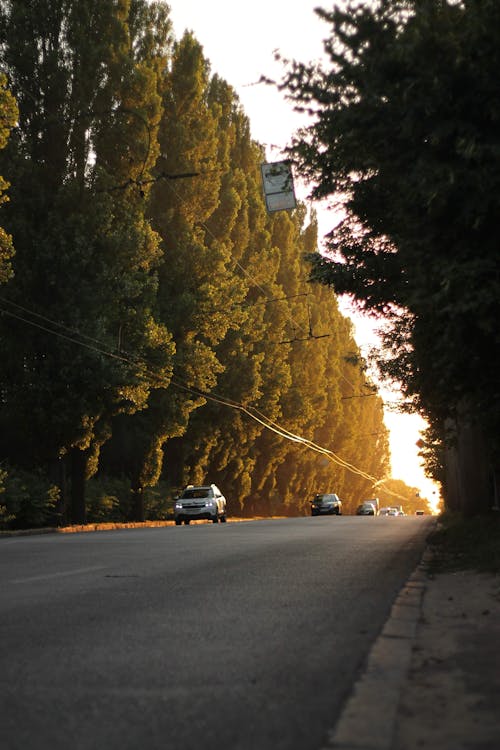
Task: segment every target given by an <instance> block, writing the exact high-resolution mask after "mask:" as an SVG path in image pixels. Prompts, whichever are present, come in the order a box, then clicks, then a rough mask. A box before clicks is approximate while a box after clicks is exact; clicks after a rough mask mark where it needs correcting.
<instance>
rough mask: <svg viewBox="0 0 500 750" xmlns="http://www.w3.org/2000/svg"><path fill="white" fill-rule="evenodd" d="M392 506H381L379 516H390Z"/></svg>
mask: <svg viewBox="0 0 500 750" xmlns="http://www.w3.org/2000/svg"><path fill="white" fill-rule="evenodd" d="M390 510H391V508H380V510H379V512H378V514H379V516H388V515H390Z"/></svg>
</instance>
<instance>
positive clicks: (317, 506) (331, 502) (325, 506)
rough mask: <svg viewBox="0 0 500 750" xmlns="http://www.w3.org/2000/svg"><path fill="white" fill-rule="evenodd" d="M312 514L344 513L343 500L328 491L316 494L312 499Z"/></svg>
mask: <svg viewBox="0 0 500 750" xmlns="http://www.w3.org/2000/svg"><path fill="white" fill-rule="evenodd" d="M311 515H312V516H324V515H330V516H333V515H336V516H341V515H342V501H341V499H340V498H339V496H338V495H335V494H334V493H326V494H324V495H315V496H314V498H313V499H312V500H311Z"/></svg>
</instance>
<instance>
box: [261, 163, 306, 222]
mask: <svg viewBox="0 0 500 750" xmlns="http://www.w3.org/2000/svg"><path fill="white" fill-rule="evenodd" d="M260 170H261V174H262V185H263V188H264V197H265V199H266V208H267V210H268V211H269V212H270V213H271V212H273V211H283V210H285V211H287V210H290V209H293V208H296V206H297V201H296V200H295V190H294V186H293V175H292V165H291V163H290V162H289V161H275V162H272V163H267V164H261V165H260Z"/></svg>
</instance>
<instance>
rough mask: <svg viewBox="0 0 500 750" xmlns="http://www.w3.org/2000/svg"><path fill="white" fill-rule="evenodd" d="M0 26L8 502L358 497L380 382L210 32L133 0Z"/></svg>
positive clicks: (381, 460)
mask: <svg viewBox="0 0 500 750" xmlns="http://www.w3.org/2000/svg"><path fill="white" fill-rule="evenodd" d="M0 40H1V45H0V63H1V70H2V71H3V78H2V80H1V82H0V84H1V87H0V113H1V115H2V118H1V119H2V126H1V129H0V146H1V147H3V148H2V150H1V152H0V174H2V175H3V179H2V184H1V185H0V188H1V189H2V190H3V191H5V190H6V189H7V187H8V202H7V201H6V200H5V198H6V196H7V193H5V192H4V193H3V195H4V205H3V206H2V213H1V223H2V226H3V227H4V229H3V230H2V234H1V236H0V241H1V244H0V248H1V255H0V271H1V278H0V281H1V282H2V285H1V286H0V309H1V314H0V340H1V346H2V358H1V362H0V384H1V410H0V460H1V464H0V491H1V494H0V523H1V524H2V525H3V526H4V527H9V526H29V525H44V524H47V523H52V522H58V523H70V522H73V523H85V522H86V521H88V520H96V519H100V520H105V519H106V518H112V519H113V520H135V521H141V520H144V519H147V518H164V517H165V516H166V514H167V511H168V507H167V506H168V500H169V499H170V498H172V497H173V496H174V495H175V493H176V491H177V490H178V488H179V487H182V486H183V485H185V484H186V483H201V482H215V483H217V484H218V485H219V486H220V487H221V488H222V489H223V491H224V493H225V495H226V496H227V498H228V503H229V505H228V509H229V512H230V513H233V514H241V515H251V514H264V515H269V514H276V513H278V514H300V513H304V512H306V510H307V509H308V500H309V499H310V497H311V495H312V494H314V493H315V492H318V491H335V492H337V493H338V494H339V495H340V496H341V497H342V499H343V501H344V504H345V505H344V507H345V509H346V510H347V511H348V510H349V509H354V508H355V507H356V505H357V504H358V502H359V500H360V498H362V497H364V496H365V495H366V494H367V493H368V494H369V491H370V488H371V486H372V484H373V482H374V480H375V479H380V478H383V477H385V476H386V475H387V471H388V462H389V452H388V438H387V430H386V427H385V425H384V422H383V404H382V400H381V398H380V397H379V395H378V394H377V392H376V389H375V387H374V386H373V383H372V382H371V381H370V379H369V377H368V375H367V372H366V363H365V362H364V360H363V358H362V356H361V354H360V351H359V349H358V347H357V345H356V343H355V340H354V338H353V331H352V326H351V323H350V321H349V320H348V319H346V318H345V317H344V316H343V315H342V314H341V313H340V311H339V308H338V303H337V298H336V296H335V294H334V292H333V291H332V290H330V289H327V288H326V287H323V286H321V285H315V286H312V285H311V284H310V283H309V265H308V263H307V262H306V260H305V256H308V255H311V254H317V252H318V250H317V242H318V237H317V222H316V216H315V214H314V211H313V210H308V209H307V207H306V206H305V205H303V204H299V206H298V207H297V209H296V210H294V211H293V212H284V211H280V212H276V213H273V214H269V213H268V212H266V208H265V203H264V199H263V194H262V186H261V177H260V165H261V163H262V162H263V161H265V153H264V149H263V147H262V146H261V145H260V144H259V143H257V142H255V141H254V140H253V139H252V137H251V132H250V122H249V120H248V118H247V116H246V114H245V112H244V111H243V109H242V107H241V105H240V103H239V101H238V97H237V95H236V93H235V91H234V90H233V89H232V88H231V86H230V85H229V84H228V83H227V82H226V81H224V80H223V79H222V78H220V77H219V76H218V75H217V74H216V73H213V72H212V71H211V66H210V61H209V60H208V59H207V58H206V57H205V56H204V54H203V48H202V46H201V44H200V43H199V42H198V41H197V39H196V38H195V37H194V35H193V34H192V33H188V32H186V33H185V34H184V35H183V36H182V38H180V39H176V38H175V37H174V35H173V32H172V24H171V20H170V16H169V8H168V5H167V4H165V3H164V2H151V3H149V2H146V1H145V0H122V2H120V3H116V2H114V0H31V1H30V2H16V3H10V2H0ZM297 436H299V437H302V438H304V440H302V441H301V440H297ZM325 446H326V448H327V450H326V451H325V450H324V447H325ZM318 448H319V449H321V450H318ZM54 519H55V521H54Z"/></svg>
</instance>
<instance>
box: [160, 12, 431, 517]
mask: <svg viewBox="0 0 500 750" xmlns="http://www.w3.org/2000/svg"><path fill="white" fill-rule="evenodd" d="M168 2H169V5H170V8H171V17H172V20H173V23H174V31H175V36H176V38H177V39H180V37H181V36H182V34H183V33H184V31H185V30H186V29H188V30H191V31H193V32H194V34H195V36H196V38H197V40H198V42H199V43H200V44H201V45H202V46H203V50H204V54H205V57H206V58H207V59H208V60H209V61H210V63H211V67H212V73H217V74H218V75H220V76H221V77H222V78H224V79H225V80H226V81H227V82H228V83H229V84H230V85H231V86H232V87H233V88H234V89H235V91H236V92H237V93H238V96H239V98H240V101H241V104H242V106H243V109H244V110H245V113H246V115H247V116H248V118H249V120H250V127H251V132H252V136H253V138H255V140H257V141H258V142H259V143H261V144H263V145H265V146H266V158H267V160H268V161H278V160H279V159H280V158H281V156H282V154H281V151H280V149H282V148H283V147H284V146H285V145H286V144H287V143H288V142H289V140H290V137H291V135H292V133H293V132H294V130H296V129H297V128H298V127H299V126H301V125H302V124H304V119H303V118H302V119H301V118H300V117H299V115H297V114H296V113H295V112H293V110H292V107H291V105H290V104H289V103H288V102H286V101H285V99H284V98H283V97H282V96H281V95H280V94H279V93H278V91H277V90H276V89H275V88H274V87H272V86H266V85H265V84H259V83H258V81H259V79H260V77H261V75H265V76H268V77H273V76H274V77H277V78H279V77H280V73H281V71H282V67H281V65H280V64H278V63H276V61H275V60H274V52H275V50H279V52H280V53H281V55H282V56H283V57H285V58H290V59H296V60H299V61H301V62H309V61H312V60H317V59H319V58H321V56H322V53H323V45H322V40H323V39H324V38H326V37H328V35H329V27H328V25H327V24H326V23H325V22H324V21H322V20H320V19H319V18H318V16H317V15H316V14H315V13H314V8H316V7H318V6H321V7H325V8H331V7H332V6H333V0H328V2H327V1H326V0H324V1H322V0H300V2H297V1H296V0H295V1H293V0H252V2H246V3H239V2H236V1H235V0H210V2H207V0H168ZM297 193H298V197H299V198H300V199H301V200H305V199H306V192H305V189H304V188H303V187H302V186H300V185H299V186H298V188H297ZM316 209H317V211H318V222H319V229H320V235H321V234H325V233H326V232H327V231H328V230H329V229H331V226H332V215H331V214H329V213H328V211H327V209H326V208H325V207H323V206H316ZM350 317H351V318H352V320H353V323H354V324H355V330H356V340H357V342H358V345H359V346H360V348H361V350H362V351H363V349H364V347H366V346H368V345H370V344H373V343H375V342H376V337H375V335H374V333H373V328H374V326H373V324H372V323H371V322H370V321H366V320H364V319H363V318H360V317H359V316H354V315H352V314H351V315H350ZM383 396H384V399H385V398H387V401H395V400H396V399H397V395H396V394H391V393H387V392H386V391H385V390H384V393H383ZM385 421H386V425H387V427H388V428H389V430H390V445H391V456H392V473H393V476H394V477H395V478H396V479H402V480H403V481H404V482H406V484H408V485H410V486H411V487H417V488H418V489H419V490H420V494H421V496H422V497H425V498H428V499H429V500H430V501H431V504H432V505H435V504H436V503H437V500H438V498H439V490H438V487H437V486H436V485H435V484H434V483H433V482H431V481H430V480H428V479H427V478H426V477H425V475H424V472H423V469H422V467H421V465H420V459H419V458H418V449H417V447H416V442H417V440H418V439H419V437H420V430H421V429H422V428H423V427H424V426H425V425H424V422H423V420H422V419H421V418H420V417H419V416H417V415H402V414H398V413H396V412H395V411H393V410H387V411H386V417H385ZM361 468H362V467H361Z"/></svg>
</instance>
